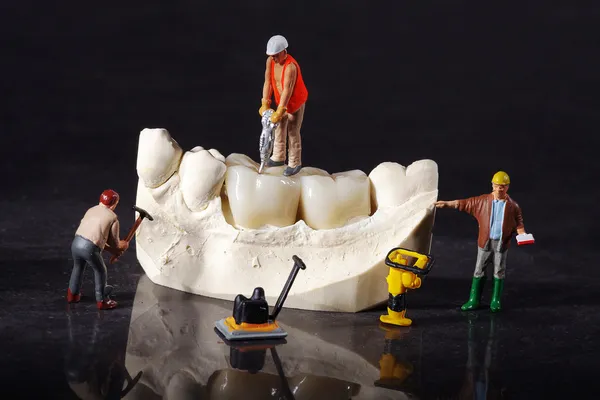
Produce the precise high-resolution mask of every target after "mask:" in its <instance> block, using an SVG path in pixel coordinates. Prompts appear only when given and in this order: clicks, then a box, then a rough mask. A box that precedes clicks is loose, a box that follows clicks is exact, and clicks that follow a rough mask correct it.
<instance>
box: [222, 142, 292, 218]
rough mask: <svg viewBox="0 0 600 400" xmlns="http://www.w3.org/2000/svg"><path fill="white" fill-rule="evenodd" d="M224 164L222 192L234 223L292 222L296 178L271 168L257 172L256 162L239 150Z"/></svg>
mask: <svg viewBox="0 0 600 400" xmlns="http://www.w3.org/2000/svg"><path fill="white" fill-rule="evenodd" d="M226 164H227V172H226V174H225V186H226V188H227V191H226V194H227V197H228V199H229V207H230V208H231V218H232V220H233V224H234V225H236V226H240V227H243V228H249V229H256V228H260V227H262V226H265V225H273V226H277V227H283V226H289V225H293V224H294V223H295V222H296V214H297V212H298V202H299V200H300V183H299V182H296V181H294V180H293V179H290V178H288V177H286V176H283V175H281V173H277V172H276V170H275V169H271V168H269V169H267V170H266V171H265V172H264V173H262V174H260V175H259V174H258V164H257V163H256V162H254V161H253V160H252V159H250V158H249V157H247V156H245V155H243V154H232V155H230V156H228V157H227V159H226Z"/></svg>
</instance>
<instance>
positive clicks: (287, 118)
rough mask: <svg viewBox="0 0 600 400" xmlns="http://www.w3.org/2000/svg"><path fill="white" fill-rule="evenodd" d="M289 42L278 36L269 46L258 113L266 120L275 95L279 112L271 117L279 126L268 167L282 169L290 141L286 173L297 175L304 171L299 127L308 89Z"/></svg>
mask: <svg viewBox="0 0 600 400" xmlns="http://www.w3.org/2000/svg"><path fill="white" fill-rule="evenodd" d="M287 48H288V42H287V40H286V38H284V37H283V36H281V35H275V36H273V37H271V39H269V42H268V43H267V55H268V57H267V65H266V67H265V82H264V84H263V93H262V100H261V107H260V109H259V110H258V114H259V115H260V116H261V117H263V116H264V114H265V111H268V110H270V108H269V107H270V106H271V96H273V93H274V94H275V101H276V102H277V110H275V112H274V113H272V115H271V118H270V120H271V122H272V123H273V124H277V126H276V128H275V129H276V130H275V142H274V149H273V155H272V157H271V158H270V159H269V160H268V161H267V166H268V167H276V166H282V165H284V163H285V153H286V151H285V150H286V142H287V139H288V138H289V142H290V143H289V151H288V165H287V168H286V169H285V171H283V174H284V175H285V176H291V175H295V174H297V173H298V171H300V169H302V157H301V152H302V139H301V137H300V128H301V127H302V120H303V119H304V108H305V104H306V100H307V99H308V90H307V89H306V86H305V85H304V80H303V79H302V72H301V71H300V65H298V62H297V61H296V60H295V59H294V57H292V56H291V55H290V54H288V52H287Z"/></svg>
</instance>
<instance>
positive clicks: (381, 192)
mask: <svg viewBox="0 0 600 400" xmlns="http://www.w3.org/2000/svg"><path fill="white" fill-rule="evenodd" d="M369 179H370V181H371V203H372V208H373V210H375V209H380V208H386V207H395V206H399V205H401V204H404V203H405V202H406V201H407V200H408V199H410V198H411V197H413V196H414V195H416V194H418V193H423V192H428V191H432V190H436V189H437V184H438V168H437V164H436V163H435V161H432V160H419V161H416V162H414V163H413V164H411V165H409V166H408V168H405V167H404V166H402V165H400V164H398V163H395V162H384V163H381V164H379V165H378V166H377V167H375V168H374V169H373V171H371V173H370V174H369Z"/></svg>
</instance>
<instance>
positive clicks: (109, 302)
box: [96, 299, 117, 310]
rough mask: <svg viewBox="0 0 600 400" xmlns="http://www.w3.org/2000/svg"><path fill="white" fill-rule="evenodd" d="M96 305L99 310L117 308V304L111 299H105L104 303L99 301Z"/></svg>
mask: <svg viewBox="0 0 600 400" xmlns="http://www.w3.org/2000/svg"><path fill="white" fill-rule="evenodd" d="M96 305H97V306H98V310H111V309H113V308H115V307H116V306H117V302H116V301H114V300H110V299H104V301H97V302H96Z"/></svg>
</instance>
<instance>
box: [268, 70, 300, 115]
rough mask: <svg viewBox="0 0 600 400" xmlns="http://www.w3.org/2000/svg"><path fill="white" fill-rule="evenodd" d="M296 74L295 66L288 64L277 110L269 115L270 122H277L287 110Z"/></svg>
mask: <svg viewBox="0 0 600 400" xmlns="http://www.w3.org/2000/svg"><path fill="white" fill-rule="evenodd" d="M296 76H297V71H296V66H295V65H294V64H290V65H288V67H287V69H286V70H285V75H284V77H283V92H282V93H281V100H280V102H279V106H278V107H277V111H275V112H274V113H273V115H272V116H271V122H273V123H277V122H279V121H280V120H281V118H283V114H285V112H286V111H287V104H288V102H289V101H290V97H292V92H293V91H294V85H295V84H296Z"/></svg>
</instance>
